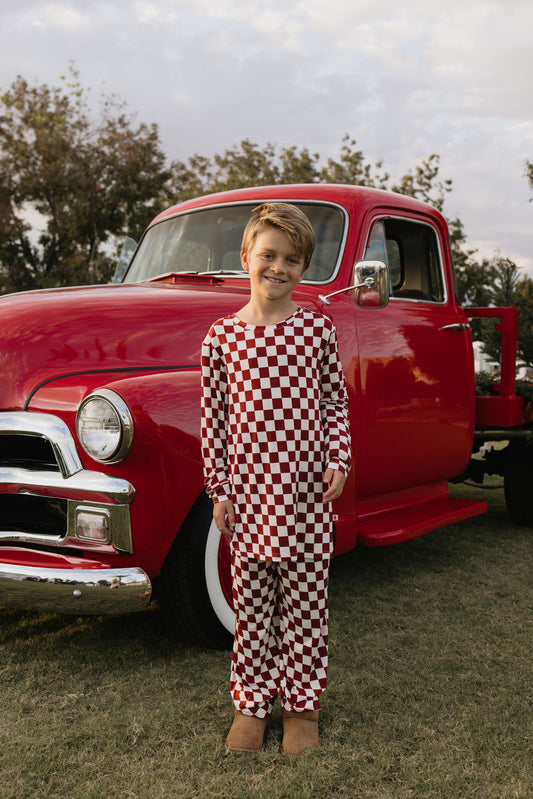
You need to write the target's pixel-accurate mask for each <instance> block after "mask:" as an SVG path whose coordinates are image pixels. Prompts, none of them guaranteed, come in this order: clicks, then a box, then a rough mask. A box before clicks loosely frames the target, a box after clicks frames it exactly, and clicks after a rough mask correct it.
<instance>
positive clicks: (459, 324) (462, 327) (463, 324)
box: [440, 322, 470, 330]
mask: <svg viewBox="0 0 533 799" xmlns="http://www.w3.org/2000/svg"><path fill="white" fill-rule="evenodd" d="M469 328H470V325H469V324H468V322H455V323H454V324H453V325H444V327H441V328H440V330H468V329H469Z"/></svg>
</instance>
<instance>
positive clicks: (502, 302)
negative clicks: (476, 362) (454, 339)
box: [480, 257, 533, 367]
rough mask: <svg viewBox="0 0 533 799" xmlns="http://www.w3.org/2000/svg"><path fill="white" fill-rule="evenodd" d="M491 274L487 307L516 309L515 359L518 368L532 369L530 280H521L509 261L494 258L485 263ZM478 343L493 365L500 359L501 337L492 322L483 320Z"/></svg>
mask: <svg viewBox="0 0 533 799" xmlns="http://www.w3.org/2000/svg"><path fill="white" fill-rule="evenodd" d="M485 263H486V265H487V268H488V269H490V270H491V271H492V273H493V274H494V276H495V277H494V283H493V286H492V289H491V291H490V299H489V303H488V304H490V305H493V306H495V307H497V308H501V307H503V308H505V307H509V306H511V307H516V308H517V309H518V322H517V346H516V350H517V356H518V363H519V365H520V366H529V367H533V280H531V278H530V277H527V276H525V277H521V276H520V269H519V267H518V266H517V265H516V264H515V263H514V261H511V260H510V259H509V258H502V257H497V258H495V259H493V260H492V261H490V262H485ZM480 338H481V340H482V341H483V346H484V350H485V352H486V353H487V355H488V356H489V357H490V358H491V360H493V361H495V362H496V363H497V362H499V360H500V355H501V333H500V332H498V331H496V330H495V329H494V320H492V319H487V320H483V323H482V327H481V335H480Z"/></svg>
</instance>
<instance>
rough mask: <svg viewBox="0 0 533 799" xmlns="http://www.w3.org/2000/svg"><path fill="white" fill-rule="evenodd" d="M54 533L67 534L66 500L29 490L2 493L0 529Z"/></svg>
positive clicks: (0, 499) (34, 533)
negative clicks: (23, 492) (26, 492)
mask: <svg viewBox="0 0 533 799" xmlns="http://www.w3.org/2000/svg"><path fill="white" fill-rule="evenodd" d="M12 531H16V532H17V533H20V534H31V535H43V536H54V537H56V536H57V537H61V538H64V537H65V536H66V534H67V500H66V499H57V498H54V497H36V496H32V495H30V494H0V532H4V533H9V532H12Z"/></svg>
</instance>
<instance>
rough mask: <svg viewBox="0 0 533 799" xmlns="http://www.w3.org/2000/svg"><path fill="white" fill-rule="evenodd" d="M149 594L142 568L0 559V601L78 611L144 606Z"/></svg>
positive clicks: (54, 610)
mask: <svg viewBox="0 0 533 799" xmlns="http://www.w3.org/2000/svg"><path fill="white" fill-rule="evenodd" d="M151 596H152V585H151V582H150V578H149V577H148V575H147V574H145V572H144V571H143V570H142V569H139V568H127V569H65V568H62V569H51V568H40V567H35V566H20V565H18V564H16V565H15V564H11V563H0V605H4V606H5V607H14V608H22V609H24V610H35V611H46V612H49V613H50V612H51V613H75V614H79V615H85V614H88V615H93V614H94V615H100V614H102V615H110V614H117V613H132V612H135V611H140V610H144V608H145V607H146V606H147V604H148V603H149V601H150V599H151Z"/></svg>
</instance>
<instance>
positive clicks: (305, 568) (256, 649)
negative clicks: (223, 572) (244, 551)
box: [230, 547, 329, 718]
mask: <svg viewBox="0 0 533 799" xmlns="http://www.w3.org/2000/svg"><path fill="white" fill-rule="evenodd" d="M328 576H329V560H316V561H315V560H312V561H304V560H302V561H297V562H293V561H290V562H282V563H273V562H270V561H260V560H255V559H249V558H243V557H241V556H240V555H239V553H238V552H235V551H234V550H233V547H232V581H233V603H234V606H235V612H236V621H235V641H234V646H233V656H232V665H231V683H230V685H231V694H232V697H233V702H234V704H235V707H236V708H238V709H239V710H240V711H241V712H243V713H245V714H247V715H252V716H257V717H258V718H264V717H265V716H268V715H270V713H271V712H272V707H273V704H274V701H275V699H276V696H277V695H278V694H279V695H280V696H281V702H282V705H283V708H284V709H285V710H318V709H320V702H319V699H318V697H319V695H320V694H321V693H322V691H324V689H325V687H326V678H327V667H328Z"/></svg>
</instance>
